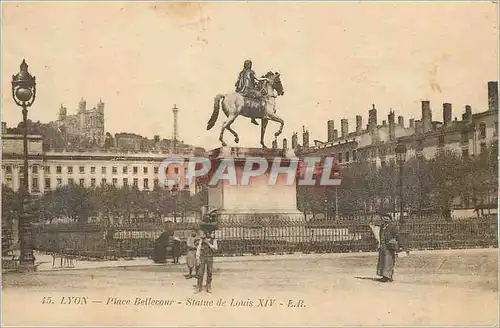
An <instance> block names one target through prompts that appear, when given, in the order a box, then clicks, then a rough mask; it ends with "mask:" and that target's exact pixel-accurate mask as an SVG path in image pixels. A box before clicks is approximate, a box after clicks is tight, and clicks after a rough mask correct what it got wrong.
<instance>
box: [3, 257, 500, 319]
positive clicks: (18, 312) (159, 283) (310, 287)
mask: <svg viewBox="0 0 500 328" xmlns="http://www.w3.org/2000/svg"><path fill="white" fill-rule="evenodd" d="M375 265H376V257H374V256H368V255H359V256H358V255H350V256H338V255H337V256H334V255H332V256H321V257H320V258H314V257H311V258H305V259H304V258H298V259H294V258H293V257H290V258H288V259H279V260H276V261H241V262H238V261H232V262H224V263H217V262H216V263H215V268H216V272H215V274H214V282H213V293H212V294H208V293H206V292H204V293H201V294H195V293H194V288H193V284H194V283H195V281H194V280H193V279H185V278H184V274H185V266H184V265H173V264H169V265H167V266H165V265H161V266H158V265H148V266H135V267H128V268H107V269H106V268H100V269H85V270H62V271H54V272H40V273H36V274H28V275H26V274H25V275H20V274H7V275H4V276H3V291H2V293H3V315H2V318H3V324H5V325H97V324H99V325H163V326H181V325H201V326H213V325H225V326H238V325H247V326H248V325H266V326H272V325H280V326H284V325H294V326H299V325H478V324H481V325H494V324H497V323H498V297H497V293H498V284H497V282H498V250H497V249H489V250H473V251H459V252H456V251H455V252H450V253H443V252H435V253H433V252H428V253H425V254H412V255H411V256H409V257H406V258H402V259H400V260H399V261H398V263H397V267H396V275H395V279H396V281H395V282H393V283H390V284H382V283H378V282H376V281H374V280H372V278H375V275H374V271H375ZM44 297H45V303H46V304H44V299H43V298H44ZM70 297H81V299H79V302H80V303H82V302H86V304H61V303H68V302H70ZM84 298H85V301H83V299H84ZM108 298H115V300H121V301H124V300H130V302H131V304H128V305H127V304H120V305H117V304H114V305H107V304H106V303H107V301H108ZM137 298H139V299H140V300H139V303H140V302H142V305H134V303H135V302H136V299H137ZM147 298H151V299H157V300H163V301H164V302H167V301H168V300H171V301H172V304H170V305H144V303H146V302H147ZM259 299H275V300H276V301H275V302H274V303H273V304H272V306H271V304H270V302H268V303H267V306H265V307H262V306H259ZM220 300H223V301H225V302H226V303H225V304H224V305H222V304H220V303H219V305H221V306H218V302H219V301H220ZM210 301H211V302H213V303H212V305H209V304H207V303H209V302H210ZM299 301H302V302H303V303H300V302H299ZM71 302H72V303H74V302H78V301H77V300H76V299H71ZM202 302H204V303H205V305H199V303H202ZM52 303H53V304H52ZM236 304H239V305H236ZM301 304H302V305H301Z"/></svg>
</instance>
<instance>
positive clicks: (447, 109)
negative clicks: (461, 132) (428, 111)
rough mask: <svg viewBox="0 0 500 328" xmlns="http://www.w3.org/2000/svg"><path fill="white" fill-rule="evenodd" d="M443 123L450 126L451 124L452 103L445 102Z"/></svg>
mask: <svg viewBox="0 0 500 328" xmlns="http://www.w3.org/2000/svg"><path fill="white" fill-rule="evenodd" d="M443 124H444V126H445V127H446V126H449V125H450V124H451V104H450V103H444V104H443Z"/></svg>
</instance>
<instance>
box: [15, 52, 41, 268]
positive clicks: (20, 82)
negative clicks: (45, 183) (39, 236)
mask: <svg viewBox="0 0 500 328" xmlns="http://www.w3.org/2000/svg"><path fill="white" fill-rule="evenodd" d="M12 98H14V101H15V103H16V105H18V106H19V107H22V113H23V126H24V130H23V159H24V166H23V184H22V186H21V190H22V196H23V211H22V213H21V216H20V218H19V248H20V251H21V255H20V257H19V270H20V271H33V270H34V264H35V257H34V256H33V245H32V243H31V216H30V215H29V214H28V205H29V200H30V199H29V181H28V170H29V167H28V126H27V120H28V107H30V106H31V105H33V102H34V101H35V98H36V81H35V77H34V76H31V74H30V73H29V72H28V64H26V61H25V60H24V59H23V62H22V63H21V66H20V71H19V73H17V74H16V75H13V76H12Z"/></svg>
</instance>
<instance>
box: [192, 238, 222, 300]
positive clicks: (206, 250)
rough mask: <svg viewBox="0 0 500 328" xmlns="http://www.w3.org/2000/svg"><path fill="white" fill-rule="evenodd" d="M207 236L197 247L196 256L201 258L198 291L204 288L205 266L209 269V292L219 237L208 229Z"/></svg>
mask: <svg viewBox="0 0 500 328" xmlns="http://www.w3.org/2000/svg"><path fill="white" fill-rule="evenodd" d="M204 233H205V236H204V237H203V238H202V239H201V241H200V243H199V244H198V248H197V249H196V258H197V259H198V260H199V263H200V267H199V268H198V292H201V291H202V288H203V276H204V275H205V268H206V271H207V292H208V293H211V292H212V272H213V268H214V255H215V252H216V251H217V239H215V232H213V231H209V230H206V231H204Z"/></svg>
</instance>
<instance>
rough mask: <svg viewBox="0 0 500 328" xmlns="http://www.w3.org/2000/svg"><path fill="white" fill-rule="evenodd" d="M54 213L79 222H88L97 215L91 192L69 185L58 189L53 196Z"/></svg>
mask: <svg viewBox="0 0 500 328" xmlns="http://www.w3.org/2000/svg"><path fill="white" fill-rule="evenodd" d="M53 197H54V198H53V201H54V203H55V204H54V208H53V210H54V212H56V213H61V214H62V215H64V216H66V217H68V218H70V219H71V220H74V221H78V222H86V221H87V219H88V218H89V217H90V216H92V215H95V214H96V212H97V211H96V210H97V208H96V204H94V203H93V202H92V198H91V192H90V190H88V189H85V188H83V187H80V186H78V185H73V184H69V185H66V186H62V187H59V188H57V189H56V190H55V191H54V195H53Z"/></svg>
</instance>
